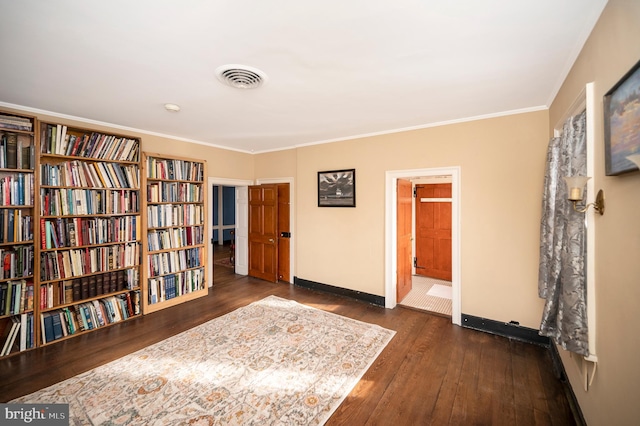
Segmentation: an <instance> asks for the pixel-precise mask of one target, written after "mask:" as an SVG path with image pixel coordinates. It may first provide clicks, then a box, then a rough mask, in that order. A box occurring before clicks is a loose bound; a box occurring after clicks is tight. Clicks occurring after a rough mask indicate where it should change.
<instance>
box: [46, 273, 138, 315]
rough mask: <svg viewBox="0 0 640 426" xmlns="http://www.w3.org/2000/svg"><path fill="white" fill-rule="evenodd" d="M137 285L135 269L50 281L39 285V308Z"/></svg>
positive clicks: (135, 287) (81, 299) (136, 286)
mask: <svg viewBox="0 0 640 426" xmlns="http://www.w3.org/2000/svg"><path fill="white" fill-rule="evenodd" d="M139 285H140V283H139V274H138V270H137V269H126V270H124V269H121V270H119V271H111V272H106V273H104V274H96V275H90V276H84V277H82V278H74V279H71V280H63V281H55V282H50V283H47V284H43V285H41V286H40V309H50V308H55V307H56V306H61V305H67V304H71V303H74V302H80V301H83V300H87V299H92V298H94V297H98V296H102V295H107V294H110V293H115V292H118V291H123V290H125V289H127V290H134V289H137V288H138V286H139Z"/></svg>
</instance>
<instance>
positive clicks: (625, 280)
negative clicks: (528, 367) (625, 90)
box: [550, 0, 640, 426]
mask: <svg viewBox="0 0 640 426" xmlns="http://www.w3.org/2000/svg"><path fill="white" fill-rule="evenodd" d="M639 40H640V2H639V1H637V0H610V1H609V3H608V5H607V7H606V8H605V10H604V12H603V14H602V16H601V17H600V20H599V21H598V23H597V25H596V27H595V29H594V31H593V32H592V34H591V36H590V38H589V40H588V41H587V43H586V44H585V46H584V48H583V50H582V52H581V54H580V56H579V58H578V60H577V61H576V63H575V64H574V66H573V69H572V70H571V72H570V74H569V76H568V77H567V79H566V80H565V82H564V84H563V86H562V88H561V90H560V92H559V94H558V96H557V97H556V99H555V100H554V102H553V104H552V106H551V109H550V123H551V125H553V124H555V123H556V122H558V121H560V120H561V118H562V116H563V115H564V113H565V111H566V109H567V107H568V105H570V104H571V102H572V101H573V99H575V98H576V97H577V96H578V93H579V92H580V90H582V88H584V86H585V84H587V83H589V82H594V83H595V90H596V101H597V105H596V109H595V115H596V119H597V121H596V123H595V124H596V131H595V137H596V138H595V146H596V155H595V161H596V169H595V176H594V180H595V187H596V189H598V188H602V189H603V190H604V192H605V199H606V213H605V215H604V216H602V217H596V218H595V219H594V221H595V223H594V225H595V226H596V228H595V232H596V241H595V245H596V260H595V268H596V335H597V340H596V342H597V343H596V354H597V356H598V361H599V362H598V369H597V372H596V375H595V379H594V382H593V386H592V387H591V388H590V389H589V390H588V392H585V391H584V390H583V388H582V385H581V384H580V377H579V375H578V374H577V369H576V368H575V367H574V362H573V361H572V360H571V359H569V356H568V354H567V353H565V352H563V351H562V350H561V355H562V358H563V361H564V364H565V369H566V371H567V373H568V375H569V377H570V381H571V384H572V387H573V390H574V392H575V393H576V396H577V398H578V401H579V404H580V407H581V408H582V412H583V414H584V416H585V420H586V422H587V424H589V425H590V426H598V425H636V424H638V422H639V421H640V403H639V401H640V362H639V360H640V355H639V353H640V323H638V321H637V318H636V315H637V313H638V311H639V310H640V221H638V218H640V173H638V172H634V173H630V174H627V175H622V176H613V177H607V176H605V174H604V173H605V172H604V148H603V147H604V127H603V118H602V117H603V106H602V98H603V96H604V94H605V93H606V92H607V91H608V90H609V89H610V88H611V87H612V86H613V85H615V83H616V82H617V81H618V80H619V79H620V78H621V77H622V76H623V75H624V74H625V73H626V72H627V71H628V70H629V69H630V68H631V67H632V66H633V65H634V64H635V63H636V62H637V61H638V60H640V42H639Z"/></svg>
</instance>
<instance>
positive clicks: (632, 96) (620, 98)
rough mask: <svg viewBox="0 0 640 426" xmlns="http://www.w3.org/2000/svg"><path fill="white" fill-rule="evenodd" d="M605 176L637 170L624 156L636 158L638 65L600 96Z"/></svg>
mask: <svg viewBox="0 0 640 426" xmlns="http://www.w3.org/2000/svg"><path fill="white" fill-rule="evenodd" d="M604 154H605V173H606V175H607V176H616V175H620V174H622V173H627V172H631V171H634V170H637V167H636V166H635V164H634V163H633V162H631V161H629V160H628V159H627V156H629V155H633V154H640V61H638V62H637V63H636V64H635V65H634V66H633V68H631V69H630V70H629V72H627V73H626V74H625V75H624V77H622V78H621V79H620V81H618V82H617V83H616V85H615V86H613V87H612V88H611V90H609V91H608V92H607V93H606V94H605V95H604Z"/></svg>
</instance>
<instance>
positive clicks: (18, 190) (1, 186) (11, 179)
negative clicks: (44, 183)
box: [0, 173, 34, 206]
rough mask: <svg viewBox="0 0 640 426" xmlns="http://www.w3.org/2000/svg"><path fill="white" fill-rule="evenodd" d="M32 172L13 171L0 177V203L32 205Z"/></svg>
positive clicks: (6, 204) (4, 204) (5, 204)
mask: <svg viewBox="0 0 640 426" xmlns="http://www.w3.org/2000/svg"><path fill="white" fill-rule="evenodd" d="M33 188H34V186H33V174H31V173H15V174H11V175H6V176H3V177H2V178H0V205H2V206H30V205H33V192H34V190H33Z"/></svg>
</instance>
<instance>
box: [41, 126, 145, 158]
mask: <svg viewBox="0 0 640 426" xmlns="http://www.w3.org/2000/svg"><path fill="white" fill-rule="evenodd" d="M41 130H42V137H41V138H40V144H41V150H42V152H43V153H45V154H57V155H67V156H74V157H85V158H97V159H105V160H115V161H131V162H138V159H139V157H140V144H139V143H138V141H137V140H135V139H128V138H123V137H119V136H114V135H105V134H103V133H98V132H92V133H82V132H76V131H74V130H73V129H68V128H67V126H65V125H61V124H57V125H52V124H42V129H41Z"/></svg>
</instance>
